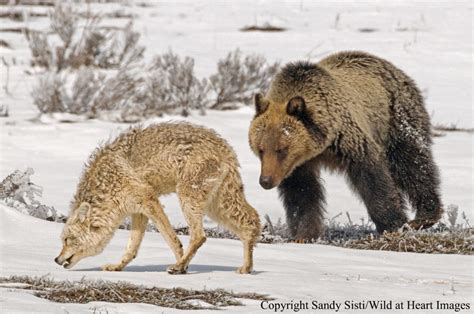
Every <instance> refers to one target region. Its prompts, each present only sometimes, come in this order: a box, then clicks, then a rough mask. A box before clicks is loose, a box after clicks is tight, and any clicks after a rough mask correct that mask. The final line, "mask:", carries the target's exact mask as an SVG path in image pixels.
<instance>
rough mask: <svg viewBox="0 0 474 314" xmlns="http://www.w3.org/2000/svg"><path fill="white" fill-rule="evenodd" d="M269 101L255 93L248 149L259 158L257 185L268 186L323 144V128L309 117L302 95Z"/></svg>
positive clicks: (267, 187)
mask: <svg viewBox="0 0 474 314" xmlns="http://www.w3.org/2000/svg"><path fill="white" fill-rule="evenodd" d="M288 98H289V99H284V101H281V100H280V101H273V100H271V99H268V98H265V97H264V96H263V95H262V94H256V95H255V109H256V114H255V117H254V119H253V121H252V123H251V126H250V131H249V143H250V147H251V149H252V151H253V152H254V153H255V154H256V155H257V156H258V157H259V158H260V161H261V174H260V185H261V186H262V187H263V188H265V189H271V188H273V187H275V186H277V185H279V184H280V183H281V182H282V181H283V179H285V178H286V177H288V176H289V175H290V174H291V173H292V172H293V170H294V169H295V168H296V167H298V166H300V165H302V164H303V163H304V162H305V161H307V160H309V159H311V158H314V157H315V156H317V155H318V154H319V153H321V151H322V147H323V146H325V145H326V144H325V142H326V136H325V132H323V131H322V129H320V127H319V126H318V125H317V123H315V122H314V121H313V118H312V114H311V112H310V111H309V109H308V108H307V105H306V101H305V98H304V97H303V96H300V95H296V96H294V95H292V96H290V97H288Z"/></svg>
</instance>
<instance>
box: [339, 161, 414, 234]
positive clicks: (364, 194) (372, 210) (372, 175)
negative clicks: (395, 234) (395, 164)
mask: <svg viewBox="0 0 474 314" xmlns="http://www.w3.org/2000/svg"><path fill="white" fill-rule="evenodd" d="M347 175H348V179H349V181H350V183H351V185H352V188H353V189H354V190H355V191H356V192H357V193H358V194H359V195H360V197H361V199H362V201H363V202H364V204H365V206H366V207H367V210H368V212H369V216H370V218H371V219H372V221H373V222H374V224H375V226H376V228H377V231H378V232H379V233H383V232H384V231H386V230H387V231H393V230H396V229H398V228H400V227H401V226H403V225H404V224H405V223H406V222H407V217H406V215H405V212H404V206H403V200H402V199H401V198H400V193H399V190H398V189H397V188H396V187H395V184H394V182H393V180H392V177H391V176H390V172H389V170H388V166H387V165H386V163H385V161H384V160H383V159H379V160H375V159H373V158H370V157H368V158H366V159H365V160H364V161H353V162H351V163H349V167H348V170H347Z"/></svg>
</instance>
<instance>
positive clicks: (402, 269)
mask: <svg viewBox="0 0 474 314" xmlns="http://www.w3.org/2000/svg"><path fill="white" fill-rule="evenodd" d="M137 3H143V1H139V2H137ZM149 4H150V5H149V6H139V5H137V4H134V2H133V1H128V2H127V5H123V4H117V3H112V4H107V5H104V4H92V7H93V8H94V9H97V10H100V11H101V12H102V13H105V12H109V11H110V12H112V11H114V10H118V9H119V10H123V11H124V12H131V13H133V14H135V15H136V18H135V21H134V24H135V26H134V27H135V30H137V31H139V32H140V33H141V35H142V37H141V41H142V43H143V44H144V45H145V46H146V49H147V50H146V56H145V57H146V58H147V59H151V58H152V57H153V55H155V54H160V53H164V52H166V51H167V50H168V49H169V48H172V49H173V51H174V52H176V53H178V54H180V55H182V56H184V55H189V56H192V57H193V58H194V59H195V70H196V72H197V73H196V74H197V75H198V77H205V76H209V75H210V74H212V73H213V72H214V71H215V69H216V63H217V60H218V59H220V58H222V57H224V56H225V55H226V54H227V53H228V52H230V51H232V50H234V49H235V48H240V49H241V50H242V51H243V52H244V53H259V54H262V55H264V56H265V57H266V58H267V59H268V60H269V61H280V62H282V63H285V62H289V61H294V60H298V59H310V60H312V61H317V60H319V59H321V58H322V57H324V56H326V55H328V54H330V53H332V52H336V51H340V50H365V51H367V52H370V53H373V54H376V55H379V56H381V57H384V58H386V59H388V60H390V61H392V62H393V63H394V64H395V65H397V66H399V67H400V68H401V69H403V70H404V71H405V72H406V73H407V74H409V75H410V76H412V77H413V78H414V79H415V81H416V82H417V83H418V85H419V87H420V89H421V90H423V92H424V95H425V97H426V104H427V109H428V111H429V112H430V113H432V116H433V123H434V124H451V123H453V124H457V126H459V127H463V128H472V127H474V122H473V104H472V90H473V83H472V82H473V81H472V48H473V43H472V3H471V2H470V1H445V2H440V1H436V2H434V1H433V2H430V1H423V2H421V1H418V2H417V1H408V0H405V1H396V2H392V3H388V2H380V1H372V2H370V1H364V2H361V3H359V2H357V3H356V2H353V1H329V0H323V1H293V2H292V1H270V0H266V1H264V0H259V1H216V2H211V1H149ZM8 9H9V7H7V6H0V12H3V11H6V10H8ZM26 10H30V11H35V12H43V11H45V10H47V8H44V7H27V8H26ZM0 22H1V27H0V28H10V27H18V26H25V23H26V25H27V26H28V27H31V28H34V29H39V30H45V29H46V28H47V27H48V20H47V19H46V18H31V19H30V20H29V21H27V22H17V21H12V20H10V19H1V20H0ZM126 22H127V21H126V20H124V19H106V20H105V23H106V24H109V25H114V26H116V25H119V26H120V25H124V24H125V23H126ZM265 23H271V24H272V25H276V26H280V27H284V28H286V29H287V31H285V32H279V33H259V32H240V31H239V29H240V28H242V27H244V26H249V25H253V24H258V25H264V24H265ZM369 28H370V29H372V30H373V31H372V32H367V31H361V30H364V29H369ZM0 38H1V39H4V40H5V41H7V42H8V43H10V44H11V46H12V49H9V48H4V47H0V54H1V56H2V57H3V58H5V60H6V61H7V62H9V63H10V64H13V63H14V64H15V65H14V66H11V67H10V68H9V77H8V80H7V75H6V68H5V67H4V65H1V68H0V72H1V82H0V83H1V85H2V86H4V85H5V84H8V91H9V93H6V91H5V90H4V89H3V88H2V89H1V90H0V105H4V104H7V105H8V106H9V109H10V115H9V117H7V118H0V128H1V129H0V147H1V151H0V178H3V177H5V176H6V175H8V174H10V173H11V172H13V171H14V170H15V169H22V170H23V169H25V168H26V167H32V168H33V169H34V170H35V174H34V176H33V177H32V181H33V182H34V183H36V184H38V185H40V186H42V187H43V188H44V191H43V198H42V200H41V201H42V203H44V204H46V205H52V206H54V207H55V208H56V209H57V210H58V211H60V212H62V213H64V214H67V212H68V209H69V202H70V200H71V198H72V195H73V193H74V191H75V187H76V184H77V180H78V178H79V174H80V172H81V170H82V167H83V164H84V162H85V161H86V159H87V157H88V155H89V154H90V153H91V152H92V150H93V149H94V148H95V147H96V146H97V145H98V144H99V143H101V142H103V141H105V140H107V139H109V138H111V137H113V136H115V135H117V134H118V133H119V132H120V131H121V130H124V129H126V128H128V127H129V125H127V124H120V123H112V122H104V121H98V120H89V121H85V122H80V123H58V122H55V121H54V119H50V118H47V117H43V118H42V119H41V122H34V121H32V119H33V118H35V117H37V115H38V111H37V109H36V108H35V107H34V106H33V104H32V98H31V96H30V93H31V91H32V86H33V83H34V77H33V76H31V75H28V74H27V73H25V71H31V68H30V66H29V60H30V53H29V49H28V44H27V42H26V40H25V39H24V37H23V36H22V35H20V34H17V33H9V32H0ZM252 116H253V108H242V109H239V110H237V111H223V112H218V111H208V112H207V115H205V116H200V115H198V114H197V113H195V114H193V115H192V116H191V117H189V118H187V119H186V120H188V121H191V122H195V123H199V124H203V125H206V126H208V127H212V128H214V129H216V130H217V131H218V132H219V133H220V134H221V135H222V136H223V137H224V138H226V139H227V140H228V141H229V143H230V144H231V145H232V146H233V147H234V148H235V150H236V152H237V155H238V158H239V161H240V164H241V168H242V169H241V173H242V177H243V181H244V185H245V192H246V195H247V197H248V199H249V202H250V203H251V204H253V205H254V207H255V208H256V209H257V210H258V211H259V213H260V214H261V216H262V217H263V215H264V214H268V215H269V216H270V217H271V218H272V220H276V219H278V218H279V217H283V216H284V212H283V208H282V205H281V203H280V201H279V200H278V197H277V193H276V191H275V190H271V191H266V190H263V189H262V188H261V187H260V186H259V184H258V177H259V171H260V165H259V161H258V159H257V158H256V157H255V156H253V154H252V153H251V152H250V149H249V147H248V142H247V130H248V126H249V123H250V120H251V118H252ZM177 119H182V118H180V117H164V118H160V119H153V120H149V121H146V122H144V123H145V124H149V123H153V122H160V121H163V120H177ZM473 136H474V135H473V134H472V133H464V132H449V133H446V134H445V136H443V137H437V138H435V139H434V147H433V149H434V155H435V160H436V162H437V163H438V165H439V167H440V171H441V181H442V198H443V202H444V204H446V205H448V204H456V205H458V206H459V209H460V211H461V212H465V214H466V215H467V217H468V219H469V221H470V222H471V224H472V221H474V213H473V208H474V182H473V168H474V158H473V156H474V145H473ZM324 179H325V182H326V189H327V194H328V206H327V212H328V213H327V216H328V217H333V216H335V215H337V214H338V213H340V212H345V211H348V212H349V213H350V215H351V217H352V219H353V220H354V221H357V220H359V219H360V218H365V219H367V214H366V210H365V208H364V207H363V205H362V204H361V203H360V202H359V200H358V199H357V198H356V197H355V196H353V195H352V193H351V191H350V190H349V189H348V188H347V186H346V183H345V181H344V179H343V178H342V177H339V176H336V175H330V174H324ZM163 203H164V204H165V211H166V212H167V213H168V214H169V216H170V219H171V222H172V223H173V224H174V225H179V224H183V222H184V219H183V217H182V214H181V211H180V210H179V207H178V204H177V200H176V198H175V197H174V196H170V197H165V198H163ZM0 214H1V217H0V218H1V219H0V228H1V229H0V230H1V231H0V235H1V240H0V241H1V242H0V243H1V246H0V275H1V276H6V275H12V274H16V275H19V274H28V275H37V276H42V275H45V274H50V275H51V276H53V277H54V278H58V279H70V280H76V279H80V278H82V277H83V276H86V277H87V278H106V279H110V280H128V281H131V282H134V283H143V284H148V285H157V286H163V287H173V286H181V287H185V288H199V289H202V288H204V287H206V288H219V287H221V288H226V289H232V290H235V291H245V292H246V291H250V292H259V293H267V294H269V295H270V296H272V297H275V298H277V299H278V300H279V301H282V300H286V301H290V300H291V299H294V300H300V299H302V300H307V301H311V300H318V301H319V300H321V301H331V300H339V301H341V300H346V299H347V298H349V297H350V298H351V299H354V300H365V299H392V300H394V301H395V300H399V301H406V300H411V299H415V300H418V301H425V302H428V301H433V300H443V301H449V302H468V301H471V302H472V293H473V280H472V278H473V277H472V276H473V274H472V266H473V263H474V260H473V258H472V256H447V255H445V256H439V255H425V254H403V253H392V252H366V251H356V250H348V249H340V248H335V247H328V246H318V245H303V246H301V245H293V244H282V245H263V244H261V245H259V247H258V248H257V249H256V253H255V254H256V256H255V264H256V267H255V269H256V273H255V274H254V275H251V276H238V275H236V274H234V273H233V271H234V268H236V267H237V266H239V263H240V262H241V247H240V243H239V242H237V241H231V240H216V239H210V240H208V242H207V243H206V244H205V245H204V246H203V248H202V249H201V250H200V251H199V253H198V254H197V256H196V257H195V259H194V260H193V261H192V266H191V269H190V270H191V274H190V275H187V276H169V275H167V274H166V273H165V272H164V270H165V267H166V266H167V265H169V264H170V263H172V262H173V259H172V254H171V252H170V250H169V249H168V248H167V247H166V245H165V244H164V242H163V241H162V239H161V237H160V236H159V235H157V234H147V236H146V237H145V240H144V244H143V246H142V249H141V254H139V255H138V258H137V259H136V260H135V261H133V262H132V264H131V265H130V266H129V267H128V268H126V269H125V271H124V272H122V273H103V272H98V271H97V270H98V268H97V267H98V266H100V265H101V264H103V263H106V262H112V261H114V260H117V259H118V258H119V257H120V256H121V253H122V250H123V247H124V246H125V244H126V238H127V233H126V232H124V231H119V232H118V233H117V235H116V237H115V238H114V240H113V242H112V243H111V244H110V245H109V247H108V248H107V249H106V251H105V252H104V253H103V254H102V255H100V256H98V257H96V258H90V259H87V260H84V261H83V262H81V263H80V264H79V265H78V266H77V270H75V271H65V270H62V269H60V268H59V267H58V266H57V265H56V264H54V262H53V258H54V257H55V256H56V255H57V254H58V252H59V250H60V241H59V234H60V231H61V227H62V225H59V224H54V223H48V222H44V221H40V220H36V219H34V218H31V217H26V216H22V215H21V214H18V213H16V212H13V211H12V210H11V209H8V208H6V207H4V206H2V207H0ZM182 240H183V242H186V241H187V237H182ZM452 287H454V290H455V292H454V293H453V292H452ZM246 302H247V301H246ZM102 305H103V304H100V305H98V304H94V305H91V304H87V305H74V304H68V305H62V304H51V303H49V302H47V301H44V300H39V299H37V298H35V297H32V296H29V295H26V294H24V293H20V292H11V291H7V290H6V289H2V290H1V294H0V311H1V312H5V311H6V312H15V311H18V312H24V311H31V312H36V311H45V312H48V311H50V312H58V313H59V312H64V311H65V310H66V311H68V312H82V311H87V310H89V311H91V312H92V310H91V308H93V307H94V306H97V307H98V308H100V307H101V306H102ZM105 308H106V309H107V311H108V313H112V312H119V311H122V312H130V311H153V310H154V309H155V308H153V307H150V306H147V305H134V304H128V305H116V304H108V305H106V307H105ZM249 309H250V310H251V311H257V310H259V309H260V303H259V302H256V301H255V302H254V303H252V302H248V306H247V307H246V308H245V310H249ZM163 310H165V311H166V312H168V311H169V310H168V309H163ZM229 310H230V311H235V312H240V311H243V310H244V309H243V308H239V307H237V308H230V309H229ZM103 311H104V312H105V310H103ZM417 313H423V311H417ZM439 313H441V312H439Z"/></svg>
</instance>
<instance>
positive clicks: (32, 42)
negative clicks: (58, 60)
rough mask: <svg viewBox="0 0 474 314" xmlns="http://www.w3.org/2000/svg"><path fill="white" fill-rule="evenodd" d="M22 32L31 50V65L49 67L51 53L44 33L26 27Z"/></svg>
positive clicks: (50, 64)
mask: <svg viewBox="0 0 474 314" xmlns="http://www.w3.org/2000/svg"><path fill="white" fill-rule="evenodd" d="M24 33H25V36H26V39H27V41H28V46H29V47H30V51H31V58H32V60H31V65H32V66H39V67H43V68H47V69H49V68H50V67H51V66H52V61H53V53H52V51H51V48H50V46H49V43H48V38H47V36H46V34H44V33H42V32H38V31H33V30H29V29H27V28H25V30H24Z"/></svg>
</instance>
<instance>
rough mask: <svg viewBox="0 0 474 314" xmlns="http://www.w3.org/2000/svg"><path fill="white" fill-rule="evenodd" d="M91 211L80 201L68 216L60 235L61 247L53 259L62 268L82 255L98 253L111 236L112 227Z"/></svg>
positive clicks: (72, 264) (87, 205)
mask: <svg viewBox="0 0 474 314" xmlns="http://www.w3.org/2000/svg"><path fill="white" fill-rule="evenodd" d="M93 212H94V211H93V208H92V207H91V205H90V204H89V203H82V204H81V205H80V206H79V207H78V208H76V209H75V210H73V211H72V213H71V215H70V216H69V218H68V220H67V222H66V225H65V226H64V229H63V232H62V235H61V239H62V242H63V249H62V250H61V253H60V254H59V256H58V257H56V258H55V259H54V261H55V262H56V263H58V264H59V265H61V266H64V268H68V269H69V268H71V267H73V266H74V265H75V264H76V263H77V262H79V261H80V260H81V259H83V258H84V257H88V256H94V255H97V254H99V253H100V252H102V250H103V249H104V248H105V246H106V245H107V243H108V242H109V241H110V239H111V238H112V236H113V228H110V227H109V226H108V225H107V224H105V223H104V222H105V221H104V219H103V217H95V216H94V213H93Z"/></svg>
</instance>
